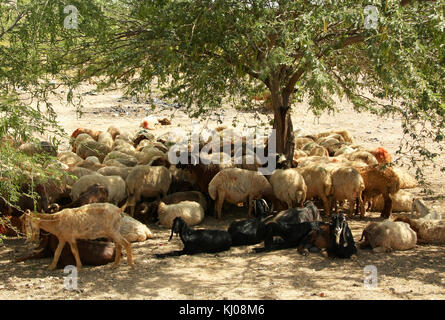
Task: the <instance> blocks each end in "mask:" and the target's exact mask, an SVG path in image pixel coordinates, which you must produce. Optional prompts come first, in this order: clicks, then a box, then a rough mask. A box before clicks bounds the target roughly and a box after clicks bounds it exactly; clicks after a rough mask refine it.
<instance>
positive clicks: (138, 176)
mask: <svg viewBox="0 0 445 320" xmlns="http://www.w3.org/2000/svg"><path fill="white" fill-rule="evenodd" d="M171 181H172V176H171V173H170V171H169V170H168V169H167V168H165V167H151V166H147V165H138V166H136V167H134V168H133V170H131V171H130V173H129V174H128V176H127V179H126V180H125V182H126V185H127V196H128V199H127V205H128V206H129V207H130V216H132V217H133V215H134V209H135V206H136V204H137V202H138V201H139V200H140V199H141V196H143V197H147V198H148V197H160V196H166V195H167V191H168V189H169V188H170V184H171Z"/></svg>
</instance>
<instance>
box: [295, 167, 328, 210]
mask: <svg viewBox="0 0 445 320" xmlns="http://www.w3.org/2000/svg"><path fill="white" fill-rule="evenodd" d="M296 169H297V170H298V172H299V173H300V174H301V175H302V176H303V178H304V182H305V183H306V186H307V190H306V199H308V200H309V199H312V198H314V197H318V198H320V199H321V200H322V201H323V208H324V214H325V215H329V213H330V211H331V210H330V201H329V197H330V195H331V193H332V176H331V174H330V173H329V171H328V170H326V169H325V168H323V167H322V166H317V165H309V166H306V167H302V168H299V167H298V168H296Z"/></svg>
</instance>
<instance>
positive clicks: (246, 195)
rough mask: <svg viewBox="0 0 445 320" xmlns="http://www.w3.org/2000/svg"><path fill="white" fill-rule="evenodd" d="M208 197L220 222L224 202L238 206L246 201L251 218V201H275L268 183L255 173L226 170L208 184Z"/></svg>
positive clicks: (243, 170) (242, 170)
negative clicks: (213, 201)
mask: <svg viewBox="0 0 445 320" xmlns="http://www.w3.org/2000/svg"><path fill="white" fill-rule="evenodd" d="M209 195H210V197H211V198H212V199H213V200H215V212H216V213H217V217H218V219H219V220H221V210H222V205H223V203H224V201H227V202H229V203H231V204H238V203H241V202H245V201H246V200H248V202H249V210H248V217H249V218H251V217H252V215H251V213H252V207H253V201H254V200H255V199H259V198H261V197H263V196H264V197H265V198H266V199H267V198H268V199H269V200H270V199H272V198H273V199H275V195H274V193H273V189H272V186H271V184H270V183H269V181H267V179H266V178H265V177H264V176H263V175H261V174H259V173H258V172H257V171H250V170H245V169H239V168H228V169H224V170H222V171H220V172H218V173H217V174H216V175H215V176H214V177H213V179H212V181H210V183H209Z"/></svg>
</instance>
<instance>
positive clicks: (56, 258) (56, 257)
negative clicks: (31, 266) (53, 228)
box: [48, 239, 66, 270]
mask: <svg viewBox="0 0 445 320" xmlns="http://www.w3.org/2000/svg"><path fill="white" fill-rule="evenodd" d="M65 243H66V241H65V240H61V239H59V244H58V245H57V249H56V251H55V252H54V259H53V262H52V263H51V264H50V265H49V267H48V269H49V270H54V269H55V268H56V267H57V262H59V257H60V254H61V253H62V249H63V247H64V246H65Z"/></svg>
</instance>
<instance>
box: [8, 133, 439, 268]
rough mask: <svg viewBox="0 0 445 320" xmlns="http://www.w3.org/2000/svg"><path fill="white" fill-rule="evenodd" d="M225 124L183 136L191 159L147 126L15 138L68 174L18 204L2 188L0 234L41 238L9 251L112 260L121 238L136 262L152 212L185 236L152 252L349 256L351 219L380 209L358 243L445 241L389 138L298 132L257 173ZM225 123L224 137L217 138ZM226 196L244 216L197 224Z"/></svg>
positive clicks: (377, 247) (78, 261) (68, 259)
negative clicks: (265, 170) (372, 142)
mask: <svg viewBox="0 0 445 320" xmlns="http://www.w3.org/2000/svg"><path fill="white" fill-rule="evenodd" d="M232 129H233V128H226V127H218V128H215V129H214V133H215V135H214V136H213V137H206V139H207V140H206V141H201V140H200V141H199V145H198V146H194V145H188V146H187V147H188V149H187V151H188V155H189V156H188V157H186V158H187V159H188V160H189V161H186V163H177V164H172V163H171V162H170V161H169V156H168V155H169V149H170V148H171V147H172V145H174V144H175V143H176V142H177V141H171V140H170V138H169V137H171V135H168V134H161V135H158V136H155V134H153V132H155V131H152V130H147V129H144V128H139V129H138V130H137V131H135V132H133V133H130V132H121V130H119V129H118V128H116V127H109V128H108V129H107V130H106V131H95V130H91V129H86V128H78V129H76V130H75V131H74V132H73V133H72V135H71V140H70V145H71V148H72V149H71V151H62V152H57V151H56V150H55V149H54V148H53V147H52V146H51V145H50V144H48V143H47V142H44V141H42V142H40V143H24V144H21V145H20V146H17V148H18V149H19V150H20V151H21V152H24V153H26V154H28V155H33V154H36V153H49V154H51V155H53V156H56V157H57V159H58V160H57V164H56V165H54V166H53V167H57V168H59V170H60V171H62V172H63V176H62V178H60V179H55V178H53V179H52V178H51V177H49V178H48V177H46V179H43V177H38V176H33V177H32V180H33V182H34V184H33V187H32V188H33V190H34V191H35V192H36V193H37V194H38V195H39V197H38V198H37V200H33V199H31V198H30V197H28V196H26V193H27V192H29V188H30V186H29V185H28V184H25V185H24V186H23V188H22V189H23V190H22V191H23V192H24V195H23V196H22V197H21V198H20V199H19V200H18V202H17V204H16V205H14V206H12V205H10V203H9V202H8V201H6V199H5V197H1V198H0V210H1V212H0V214H1V216H0V218H1V220H0V223H1V224H0V232H1V233H2V234H4V235H8V236H17V235H18V234H20V233H23V234H26V235H28V239H30V240H35V241H39V246H38V247H37V248H36V249H35V250H34V251H33V253H32V254H30V255H28V256H26V257H21V258H16V261H23V260H26V259H30V258H42V257H49V256H53V257H54V258H53V261H52V263H51V264H50V266H49V268H50V269H55V268H57V267H64V266H66V265H69V264H75V265H76V266H77V268H78V269H80V268H81V266H82V264H86V265H102V264H106V263H109V262H112V261H114V266H115V267H116V266H117V265H118V264H119V262H120V259H121V256H122V249H123V248H124V249H125V251H126V255H127V261H128V264H129V265H131V266H133V264H134V262H133V254H132V250H131V245H130V243H131V242H136V241H146V240H147V239H149V238H152V237H153V234H152V232H151V231H150V229H149V228H148V226H147V225H149V224H150V223H154V222H156V223H157V224H158V225H160V226H162V227H165V228H170V229H171V236H170V240H171V239H172V237H173V234H177V235H179V236H180V239H181V241H182V242H183V250H180V251H174V252H170V253H166V254H157V255H156V256H157V257H165V256H171V255H182V254H196V253H214V252H220V251H225V250H229V249H230V248H231V247H232V246H242V245H255V244H260V243H262V242H264V247H261V248H258V247H257V248H255V250H256V252H262V251H268V250H278V249H283V248H298V252H300V253H301V254H303V255H307V254H309V252H327V254H328V256H329V257H337V258H350V257H351V255H353V254H354V253H356V252H357V248H356V242H355V241H354V237H353V235H352V233H351V230H350V228H349V226H348V223H347V221H346V218H352V217H353V216H354V215H359V216H360V218H363V217H365V216H366V214H367V211H379V212H381V217H382V218H383V219H382V221H381V222H371V223H369V224H368V225H367V226H366V227H365V228H364V230H363V232H362V237H361V239H360V248H365V247H371V248H372V249H373V250H374V251H376V252H379V251H380V252H389V251H391V250H407V249H412V248H414V247H415V246H416V244H417V243H422V244H424V243H432V244H443V243H445V224H444V222H443V220H442V219H441V216H440V214H438V213H437V212H432V210H429V209H428V208H427V207H426V206H425V204H424V203H423V201H422V200H420V199H415V198H413V196H412V195H411V194H410V193H409V192H408V191H406V189H409V188H414V187H416V186H417V182H416V180H415V179H414V178H413V177H412V176H410V175H409V174H408V173H407V172H406V171H404V170H403V169H402V168H397V167H396V166H395V165H394V164H393V163H392V158H391V155H390V154H389V153H388V152H387V151H386V150H385V149H384V148H382V147H378V148H376V149H372V150H370V149H366V148H363V147H361V146H360V145H357V144H355V143H354V141H353V137H352V136H351V134H350V133H349V132H348V131H347V130H333V131H329V132H322V133H318V134H313V135H306V136H298V137H296V138H295V152H294V157H293V159H286V158H285V157H284V155H281V154H273V155H272V156H274V159H275V160H276V169H275V170H273V172H271V174H270V175H263V174H261V173H259V168H261V167H264V166H265V164H264V163H260V162H259V161H257V159H256V157H255V153H249V152H246V150H247V148H246V141H247V140H246V139H245V137H242V136H236V135H235V136H234V135H233V130H232ZM229 132H230V134H231V138H230V139H224V137H225V135H228V134H229ZM258 139H259V138H257V140H258ZM261 139H263V138H261ZM263 140H264V141H261V143H264V145H266V144H267V141H266V140H267V138H266V139H263ZM257 142H258V141H257ZM1 143H8V141H7V140H4V141H2V142H1ZM209 143H210V144H213V145H214V146H217V147H219V148H215V149H212V148H211V149H210V152H206V153H203V152H201V154H200V160H207V161H193V159H192V157H190V155H191V151H192V150H193V148H198V151H202V150H203V147H204V145H208V144H209ZM227 143H228V144H229V148H224V147H227V145H225V146H223V144H227ZM237 148H238V149H237ZM212 150H213V151H212ZM214 150H224V151H226V152H225V153H224V152H215V151H214ZM227 150H229V151H228V152H227ZM270 156H271V155H270V154H269V158H270ZM195 160H196V159H195ZM224 203H229V204H232V205H238V206H239V207H241V206H246V207H247V215H248V216H247V219H244V220H236V221H234V222H232V223H231V224H230V226H229V227H228V229H227V230H216V229H214V230H210V229H194V228H193V226H196V225H199V224H200V223H202V221H203V220H204V219H205V217H206V215H214V216H215V217H216V218H217V219H218V220H219V221H220V220H221V219H223V217H222V213H223V211H225V210H230V209H227V207H223V205H224ZM346 204H347V207H345V208H343V207H344V206H345V205H346ZM317 205H318V206H319V207H320V209H319V208H318V207H317ZM339 207H340V209H339ZM223 208H226V209H225V210H223ZM35 209H37V212H36V211H34V210H35ZM393 211H394V212H396V211H399V212H409V211H411V213H414V211H416V212H417V213H418V214H419V217H417V218H408V217H405V216H402V215H398V216H397V217H396V218H395V219H394V215H392V212H393ZM320 212H321V213H320ZM323 220H324V221H323ZM18 230H20V231H18ZM68 244H69V246H68Z"/></svg>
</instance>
